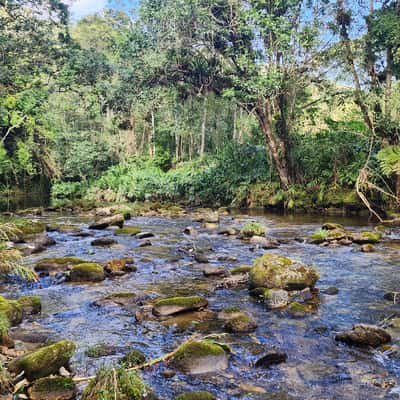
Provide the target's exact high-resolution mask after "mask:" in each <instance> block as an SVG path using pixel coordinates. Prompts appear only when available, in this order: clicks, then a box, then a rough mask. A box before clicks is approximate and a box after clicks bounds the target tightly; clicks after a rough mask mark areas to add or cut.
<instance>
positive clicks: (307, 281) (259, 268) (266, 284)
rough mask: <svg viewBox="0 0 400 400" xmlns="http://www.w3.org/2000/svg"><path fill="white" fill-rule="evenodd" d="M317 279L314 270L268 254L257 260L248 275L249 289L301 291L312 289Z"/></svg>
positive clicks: (288, 259)
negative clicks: (307, 288)
mask: <svg viewBox="0 0 400 400" xmlns="http://www.w3.org/2000/svg"><path fill="white" fill-rule="evenodd" d="M318 279H319V274H318V272H317V271H316V270H315V269H314V268H311V267H307V266H305V265H303V264H301V263H299V262H296V261H293V260H291V259H290V258H287V257H283V256H279V255H277V254H270V253H266V254H264V255H263V256H262V257H260V258H258V259H257V260H256V261H255V263H254V264H253V267H252V268H251V270H250V273H249V283H250V288H260V287H262V288H268V289H285V290H302V289H304V288H306V287H314V285H315V283H316V282H317V280H318Z"/></svg>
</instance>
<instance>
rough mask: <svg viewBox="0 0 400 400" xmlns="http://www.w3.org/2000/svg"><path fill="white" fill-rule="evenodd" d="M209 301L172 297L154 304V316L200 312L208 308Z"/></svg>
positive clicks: (200, 298) (197, 298)
mask: <svg viewBox="0 0 400 400" xmlns="http://www.w3.org/2000/svg"><path fill="white" fill-rule="evenodd" d="M207 305H208V301H207V300H206V299H205V298H203V297H200V296H189V297H170V298H167V299H161V300H158V301H156V302H155V303H154V307H153V314H154V315H156V316H157V317H167V316H170V315H175V314H179V313H182V312H188V311H198V310H202V309H204V308H205V307H207Z"/></svg>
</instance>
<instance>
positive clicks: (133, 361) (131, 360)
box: [119, 349, 146, 368]
mask: <svg viewBox="0 0 400 400" xmlns="http://www.w3.org/2000/svg"><path fill="white" fill-rule="evenodd" d="M145 362H146V356H145V355H144V354H143V353H142V352H141V351H140V350H136V349H135V350H132V351H130V352H129V353H128V354H126V355H125V356H123V357H122V358H121V360H120V361H119V363H120V364H121V365H123V366H124V367H126V368H132V367H136V366H137V365H141V364H144V363H145Z"/></svg>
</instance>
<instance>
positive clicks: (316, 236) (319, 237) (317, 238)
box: [310, 229, 329, 243]
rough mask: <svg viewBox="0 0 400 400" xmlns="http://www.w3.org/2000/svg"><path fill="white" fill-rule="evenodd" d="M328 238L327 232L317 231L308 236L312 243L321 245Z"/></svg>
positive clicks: (323, 230)
mask: <svg viewBox="0 0 400 400" xmlns="http://www.w3.org/2000/svg"><path fill="white" fill-rule="evenodd" d="M328 236H329V231H328V230H325V229H318V230H316V231H315V232H314V233H313V234H312V235H311V236H310V240H311V241H312V242H313V243H322V242H325V240H327V239H328Z"/></svg>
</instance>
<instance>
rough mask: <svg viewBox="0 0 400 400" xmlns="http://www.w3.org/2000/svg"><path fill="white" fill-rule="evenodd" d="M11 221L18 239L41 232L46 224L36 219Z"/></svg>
mask: <svg viewBox="0 0 400 400" xmlns="http://www.w3.org/2000/svg"><path fill="white" fill-rule="evenodd" d="M12 222H13V224H14V225H15V226H16V228H17V229H18V231H19V232H17V234H16V236H18V237H19V238H20V239H24V238H26V237H30V236H33V235H36V234H38V233H42V232H44V231H45V230H46V225H45V224H43V223H41V222H37V221H31V220H28V219H17V220H15V221H14V220H13V221H12Z"/></svg>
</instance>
